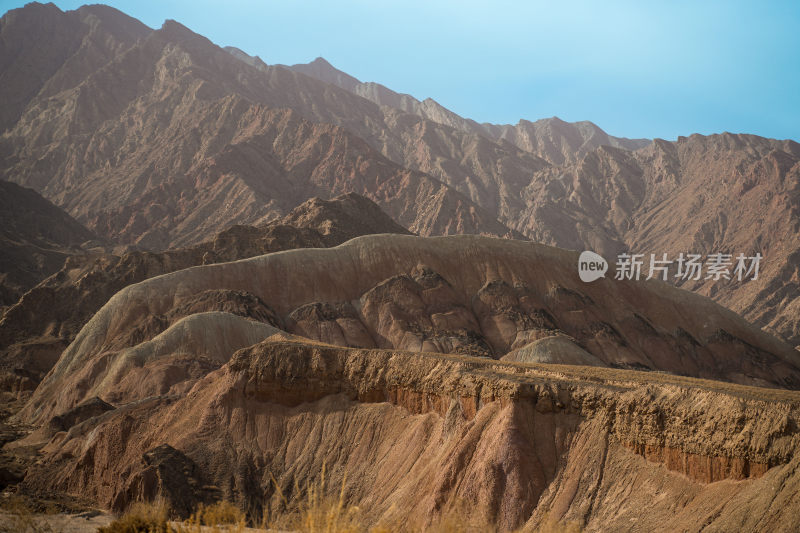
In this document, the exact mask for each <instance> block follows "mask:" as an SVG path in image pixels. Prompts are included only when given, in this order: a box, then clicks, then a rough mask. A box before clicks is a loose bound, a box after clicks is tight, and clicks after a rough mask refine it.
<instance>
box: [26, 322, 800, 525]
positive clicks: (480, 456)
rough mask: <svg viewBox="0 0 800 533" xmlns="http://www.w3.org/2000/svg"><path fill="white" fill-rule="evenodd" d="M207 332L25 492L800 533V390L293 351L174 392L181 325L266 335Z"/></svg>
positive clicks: (73, 441) (233, 365) (49, 449)
mask: <svg viewBox="0 0 800 533" xmlns="http://www.w3.org/2000/svg"><path fill="white" fill-rule="evenodd" d="M207 315H208V313H204V314H199V315H193V316H192V317H190V319H196V320H197V321H198V322H200V323H199V324H197V325H195V326H192V325H190V324H186V321H183V322H180V323H178V324H176V326H174V327H173V328H171V329H170V330H168V331H167V332H165V333H164V334H162V336H160V337H159V338H157V339H154V341H157V340H158V346H159V347H166V349H163V348H161V349H158V350H157V349H154V347H153V346H152V344H153V343H152V342H151V343H143V344H141V345H139V346H137V347H136V348H134V349H133V350H129V351H128V352H126V357H125V358H124V363H120V361H119V360H118V361H116V362H114V364H113V368H114V370H115V372H116V377H117V379H118V380H119V381H118V385H117V386H116V387H115V389H114V390H115V391H123V392H128V394H129V396H131V394H130V392H131V391H132V390H134V389H136V392H138V395H139V396H140V397H143V398H145V399H142V400H141V401H135V402H132V403H126V404H122V405H119V406H118V407H116V408H115V407H114V406H113V405H108V404H101V405H100V406H101V407H102V408H101V409H98V408H97V407H96V406H97V404H98V403H99V402H98V401H97V400H92V401H90V402H88V403H85V404H83V405H82V406H78V407H77V408H75V409H73V410H70V411H67V412H65V413H63V414H62V415H61V416H58V417H54V418H53V419H51V421H50V422H49V423H48V424H47V425H46V426H45V427H44V428H43V430H42V431H39V432H37V433H34V434H32V435H31V436H30V437H28V438H27V439H26V440H25V441H23V442H20V443H15V444H12V447H13V446H19V445H29V444H34V443H36V442H37V441H39V442H46V444H45V445H44V447H43V448H42V452H41V455H42V456H41V460H40V461H39V462H38V463H37V464H36V465H34V466H32V467H31V468H30V469H29V470H28V472H27V474H26V478H25V480H24V481H23V486H24V487H25V490H29V491H34V492H35V491H37V490H44V491H52V490H60V491H64V492H66V493H69V494H73V495H74V494H80V495H83V496H84V497H89V498H91V499H94V500H95V501H97V502H98V503H99V504H100V505H101V506H103V507H107V508H111V509H124V508H125V507H126V506H127V505H128V504H129V502H131V501H135V500H137V499H140V498H144V499H152V498H155V497H159V496H160V497H163V498H166V499H167V501H169V502H170V504H171V505H172V508H173V509H175V510H176V511H177V512H179V513H181V514H183V515H186V514H187V513H188V512H189V510H190V509H191V508H192V507H193V505H194V504H196V503H197V502H202V501H213V500H215V499H220V498H226V499H229V500H233V501H235V502H237V503H238V504H239V505H241V506H242V507H243V508H245V509H247V510H248V512H249V513H250V515H251V516H252V517H253V518H254V519H256V520H257V519H258V517H260V516H261V514H262V513H263V512H266V511H267V510H268V509H273V510H274V509H280V508H281V506H282V501H283V500H282V498H281V496H279V495H278V493H277V490H276V486H275V483H277V484H278V485H279V486H280V487H281V490H282V492H283V494H284V498H286V497H288V498H290V499H294V498H303V497H304V496H303V494H302V493H299V494H297V493H295V491H294V487H304V486H307V483H309V482H314V481H317V482H318V481H319V480H320V476H321V475H322V472H323V470H324V472H325V476H326V482H327V487H328V491H329V492H330V493H331V494H333V493H335V494H339V491H340V489H341V488H342V487H343V493H344V497H345V499H346V501H347V503H348V504H350V505H356V506H358V507H359V508H360V509H362V510H363V511H364V513H365V514H366V517H367V521H368V522H372V523H389V524H391V523H395V522H396V521H400V523H405V524H408V521H409V520H416V521H417V524H418V525H424V524H425V523H427V522H428V521H429V520H431V519H433V518H435V517H436V516H437V515H439V514H440V513H442V512H443V511H445V510H446V509H447V508H448V507H449V506H450V505H452V504H455V503H458V502H460V503H461V504H462V505H464V506H465V507H464V511H463V512H465V513H467V515H468V516H472V517H479V518H482V519H484V520H487V521H490V522H494V523H497V524H498V526H499V528H500V530H501V531H508V530H512V529H514V528H517V527H519V526H522V525H525V524H527V525H528V526H529V527H534V526H536V525H539V524H541V523H542V522H544V521H545V520H546V519H548V518H549V519H557V520H566V521H570V522H576V523H578V524H580V525H582V526H584V527H585V529H586V530H587V531H675V530H684V531H699V530H700V529H703V528H710V529H712V530H722V531H725V530H728V531H729V530H763V529H768V530H770V531H787V532H788V531H792V528H793V527H794V526H795V525H796V522H795V510H796V508H797V505H798V503H800V501H799V500H798V498H800V478H798V456H797V450H798V448H799V447H800V433H798V422H800V396H799V395H798V393H797V392H787V391H777V390H768V389H756V388H750V387H743V386H739V385H730V384H722V383H720V382H711V381H703V380H696V379H693V378H679V377H675V376H669V375H664V374H653V373H642V372H635V371H622V370H612V369H598V368H589V367H575V366H560V365H536V364H519V363H517V364H514V363H507V362H497V361H492V360H490V359H486V358H476V357H467V356H448V355H437V354H431V353H412V352H402V351H393V350H365V349H345V348H337V347H333V346H329V345H314V344H309V343H307V342H298V341H292V340H288V341H287V340H284V339H282V338H281V335H273V336H272V337H271V338H269V339H268V340H266V341H264V342H262V343H260V344H257V345H255V346H252V347H249V348H245V349H242V350H239V351H237V352H236V353H235V354H234V355H233V356H232V357H231V359H230V360H229V361H228V362H227V363H225V364H223V365H222V366H221V367H220V368H219V370H216V371H213V372H210V373H208V374H207V375H206V376H205V377H204V378H203V377H200V378H198V374H199V373H202V371H203V369H202V367H199V368H198V367H195V369H194V370H192V371H191V374H192V376H191V377H193V379H192V381H193V382H194V383H196V384H195V385H194V386H191V387H190V386H187V385H186V382H184V383H183V384H175V383H170V382H169V380H168V379H165V377H173V376H175V375H176V374H177V372H176V370H177V368H182V369H188V365H187V362H186V361H187V358H186V356H185V355H184V356H183V360H181V357H178V356H175V357H173V358H172V360H169V361H167V360H164V357H163V356H164V352H168V351H169V349H170V348H169V346H170V342H171V341H170V340H169V339H168V338H172V337H174V336H175V335H176V332H175V328H176V327H181V328H182V329H181V331H182V332H184V333H182V335H184V340H183V341H182V345H183V346H185V345H186V340H185V339H186V338H191V337H186V335H189V336H194V337H193V338H195V339H197V337H198V336H199V335H200V334H202V332H204V331H206V329H207V328H209V327H211V326H212V325H216V326H217V327H225V328H228V331H229V333H228V335H226V336H222V337H220V336H216V337H215V338H231V339H240V338H241V339H242V341H243V342H249V340H248V339H245V338H244V336H245V335H246V332H247V331H253V333H255V335H256V336H257V335H259V334H260V335H264V336H267V335H269V334H270V332H269V329H268V328H269V327H268V326H266V325H263V324H259V323H258V322H252V321H248V320H245V319H235V318H236V317H230V315H228V317H230V319H224V320H223V317H222V316H220V317H216V318H214V319H213V320H212V321H210V322H208V323H203V320H204V318H205V317H206V316H207ZM258 327H263V328H265V329H264V331H263V332H256V331H255V329H256V328H258ZM165 336H168V338H164V337H165ZM252 338H253V337H251V339H252ZM242 341H238V340H234V341H233V342H234V343H235V342H242ZM234 347H235V344H234V345H233V346H220V347H218V348H217V349H216V351H215V350H210V349H209V347H208V345H206V346H205V347H204V348H205V349H204V350H202V351H197V352H195V353H193V354H191V356H190V357H189V358H188V360H190V361H194V362H201V361H208V362H210V363H211V364H210V367H212V368H213V362H214V360H215V357H218V356H219V355H220V354H221V353H224V351H223V352H220V351H219V350H225V349H228V350H230V349H232V348H234ZM202 354H208V355H203V356H202V357H201V355H202ZM215 354H216V355H215ZM159 356H161V360H160V361H159V359H157V358H158V357H159ZM141 357H145V358H147V359H144V361H145V362H146V363H145V366H144V367H141V366H139V365H140V364H141V363H137V358H141ZM170 366H172V370H170ZM207 368H208V367H207ZM71 371H72V372H80V369H79V368H77V367H75V368H73V369H71ZM197 379H199V381H194V380H197ZM189 385H191V382H190V383H189ZM149 387H154V388H153V389H148V388H149ZM159 391H161V394H162V395H160V396H159V395H157V394H158V392H159ZM154 393H155V394H156V395H153V394H154ZM92 406H95V407H92ZM130 435H136V438H129V436H130ZM273 480H275V481H273Z"/></svg>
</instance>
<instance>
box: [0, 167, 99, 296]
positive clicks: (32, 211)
mask: <svg viewBox="0 0 800 533" xmlns="http://www.w3.org/2000/svg"><path fill="white" fill-rule="evenodd" d="M91 239H94V235H92V233H91V232H90V231H89V230H87V229H86V228H84V227H83V226H81V225H80V224H78V222H76V221H75V220H74V219H73V218H72V217H70V216H69V215H68V214H66V213H65V212H64V211H62V210H61V209H59V208H57V207H56V206H54V205H53V204H51V203H50V202H48V201H47V200H45V199H44V198H42V197H41V196H39V194H37V193H36V191H34V190H32V189H28V188H25V187H20V186H19V185H16V184H14V183H9V182H7V181H3V180H0V310H3V309H2V308H4V307H6V306H9V305H11V304H13V303H15V302H16V301H17V300H19V298H20V296H22V294H23V293H24V292H25V291H27V290H28V289H30V288H31V287H33V286H34V285H36V284H37V283H39V282H40V281H42V280H43V279H44V278H46V277H48V276H49V275H51V274H53V273H54V272H56V271H57V270H58V269H60V268H61V267H62V266H63V265H64V261H65V260H66V259H67V257H69V256H70V255H72V254H76V253H82V252H83V250H82V249H81V248H80V245H81V244H83V243H85V242H87V241H89V240H91Z"/></svg>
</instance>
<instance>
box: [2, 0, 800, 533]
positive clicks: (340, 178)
mask: <svg viewBox="0 0 800 533" xmlns="http://www.w3.org/2000/svg"><path fill="white" fill-rule="evenodd" d="M221 44H225V43H221ZM0 102H2V104H3V105H2V106H0V195H2V196H1V197H0V205H1V206H2V208H3V209H2V213H0V217H1V221H2V223H3V231H2V235H0V237H2V239H0V251H2V261H0V297H2V301H0V306H2V307H0V310H2V315H0V394H2V395H3V397H4V398H5V399H7V400H8V405H9V406H12V407H13V409H12V407H9V408H8V413H10V412H11V410H13V411H14V412H13V416H11V415H10V414H8V413H6V411H3V413H4V414H3V417H0V443H2V444H5V446H4V447H3V448H2V452H1V453H0V481H2V483H3V485H4V486H12V485H13V486H14V487H16V488H17V489H18V490H20V491H22V492H25V493H27V494H32V495H36V497H44V496H43V495H47V494H49V493H50V492H53V491H55V492H57V493H59V494H64V495H68V496H69V497H72V498H77V497H86V498H88V499H89V500H90V501H91V502H93V504H95V505H99V506H101V507H102V508H104V509H111V510H114V511H124V510H125V509H126V508H128V507H129V505H130V504H131V503H132V502H134V501H137V500H140V499H152V498H155V497H157V496H158V497H163V498H166V500H168V501H169V503H170V505H171V506H172V508H173V510H174V511H176V512H177V513H178V514H179V515H180V516H184V517H185V516H186V515H188V514H189V513H190V512H191V511H192V509H193V508H194V505H195V504H197V503H199V502H213V501H215V500H219V499H226V500H229V501H232V502H234V503H236V504H237V505H238V506H240V507H241V508H242V509H244V510H245V511H246V512H247V516H248V517H249V519H253V520H255V519H256V518H258V517H261V516H265V515H266V514H268V513H270V512H273V511H275V510H276V509H278V510H280V509H281V508H282V507H281V506H282V505H283V504H284V503H285V501H284V502H283V503H282V501H281V498H280V495H279V494H278V492H279V491H278V492H276V489H279V488H280V487H283V488H284V489H286V490H292V486H299V485H298V484H299V483H313V482H314V481H315V479H316V476H317V474H318V472H319V471H320V470H321V471H325V469H326V468H327V467H330V468H331V470H330V472H331V476H332V477H331V479H333V480H334V481H336V482H338V483H340V484H341V486H342V494H343V495H346V496H347V500H348V501H349V502H351V503H352V504H353V505H355V506H357V507H359V508H363V509H369V516H368V517H367V518H366V520H367V522H369V523H371V524H377V523H381V521H385V520H389V521H392V520H398V519H400V517H402V516H403V515H405V514H413V515H416V516H419V517H420V519H421V520H422V523H421V526H427V525H430V524H431V523H433V522H434V521H435V520H436V519H438V518H439V517H441V516H442V515H443V513H444V512H445V510H446V507H447V506H448V505H451V504H454V502H457V501H463V502H468V503H469V504H470V505H471V506H472V507H471V509H470V510H469V512H465V515H469V516H470V517H473V515H474V517H477V518H480V519H482V520H483V519H485V520H488V521H490V522H492V523H493V524H495V525H497V526H498V527H499V528H500V529H502V530H513V529H515V528H519V527H525V528H536V527H540V526H542V525H543V524H545V523H546V522H547V520H548V517H551V515H552V517H554V518H555V519H556V520H566V521H570V522H576V523H577V524H579V525H580V526H581V527H584V528H586V529H587V530H613V531H622V530H626V529H630V528H631V527H632V528H633V529H634V530H641V531H651V530H684V529H686V530H696V529H697V527H698V524H702V527H701V528H700V529H702V528H703V527H708V528H710V529H717V530H731V529H742V530H759V529H762V530H763V529H769V530H782V531H791V530H792V527H793V526H794V525H795V523H794V522H793V515H792V513H793V510H794V509H797V508H798V506H800V500H798V498H799V497H800V496H798V495H800V476H798V474H797V473H798V472H800V470H798V469H797V466H798V460H800V455H798V454H796V453H795V452H796V451H797V449H798V443H799V442H800V440H799V439H800V429H798V428H800V397H799V396H798V394H800V393H798V392H797V391H798V390H800V351H798V350H800V144H798V143H797V142H795V141H793V140H777V139H767V138H763V137H758V136H755V135H748V134H733V133H721V134H718V135H708V136H705V135H699V134H691V135H687V136H686V137H679V138H677V139H676V140H674V141H669V140H664V139H627V138H622V137H615V136H612V135H609V134H608V133H606V132H605V131H603V130H602V129H601V128H600V127H599V126H597V125H595V124H593V123H591V122H576V123H569V122H565V121H562V120H560V119H558V118H556V117H553V118H546V119H540V120H536V121H528V120H520V121H519V123H517V124H516V125H509V124H489V123H478V122H476V121H473V120H470V119H468V118H463V117H461V116H459V115H458V114H456V113H455V112H453V111H451V110H448V109H447V108H445V107H444V106H442V105H440V104H439V103H437V102H436V101H434V100H433V99H430V98H428V99H425V100H418V99H417V98H415V97H413V96H411V95H407V94H401V93H397V92H394V91H393V90H391V89H390V88H388V87H385V86H383V85H380V84H378V83H374V82H362V81H360V80H358V79H356V78H354V77H353V76H350V75H348V74H347V73H345V72H342V71H340V70H338V69H336V68H335V67H334V66H332V65H331V64H330V63H328V62H327V61H326V60H324V59H322V58H317V59H315V60H314V61H312V62H310V63H307V64H297V65H291V66H288V65H278V64H274V65H271V64H268V63H267V62H265V61H264V60H262V59H261V58H260V57H258V56H251V55H249V54H248V53H247V52H246V51H242V50H240V49H237V48H234V47H221V46H218V45H217V44H215V43H212V42H211V41H210V40H208V39H207V38H205V37H203V36H201V35H198V34H196V33H194V32H192V31H191V30H190V29H188V28H186V27H185V26H183V25H181V24H180V23H178V22H175V21H172V20H168V21H166V22H164V24H163V25H162V26H161V27H160V28H158V29H151V28H149V27H147V26H145V25H144V24H142V23H141V22H139V21H138V20H136V19H134V18H132V17H129V16H128V15H126V14H124V13H122V12H120V11H118V10H116V9H114V8H111V7H108V6H103V5H89V6H83V7H81V8H79V9H76V10H74V11H61V10H60V9H59V8H58V7H56V6H55V5H53V4H39V3H31V4H28V5H26V6H25V7H24V8H21V9H15V10H12V11H9V12H8V13H6V14H5V15H4V16H3V17H2V18H0ZM584 250H591V251H594V252H596V253H598V254H600V255H602V256H603V257H604V258H605V259H606V260H607V261H608V263H610V271H609V272H608V273H607V274H606V277H605V278H606V279H601V280H597V281H595V282H593V283H583V282H581V281H580V280H579V278H578V276H577V269H578V252H581V251H584ZM621 254H642V256H643V258H644V262H643V265H642V267H643V272H644V273H645V276H643V277H647V276H646V273H647V267H648V263H649V260H650V258H651V254H653V257H654V258H656V259H661V257H662V255H663V254H666V256H667V257H669V258H672V259H675V258H677V257H679V256H680V255H681V254H699V255H700V256H701V257H702V258H708V257H710V256H713V254H730V255H731V256H732V257H735V256H736V255H738V254H743V255H744V256H746V257H755V256H758V255H759V254H760V257H761V261H760V263H759V270H758V275H757V277H756V276H753V278H754V279H743V280H739V279H736V277H735V276H733V279H730V280H727V279H712V278H710V277H704V276H701V277H700V278H699V279H683V278H681V277H676V276H675V273H676V271H675V266H676V265H675V264H674V263H673V264H672V265H671V268H672V269H671V270H670V271H669V272H668V274H669V275H668V278H667V280H666V281H667V282H666V283H664V282H663V281H660V280H645V279H641V280H625V279H615V276H614V267H615V263H616V262H617V260H618V258H619V257H620V256H621ZM347 472H355V473H356V478H348V477H347V475H346V473H347ZM323 475H324V474H323ZM635 486H645V487H646V488H647V490H644V489H642V490H641V491H637V490H633V489H631V488H630V487H635ZM625 487H628V488H625ZM17 489H15V490H17ZM637 492H641V494H637ZM654 493H655V494H658V495H659V496H658V497H657V498H652V497H649V496H647V494H654ZM722 496H725V498H722ZM721 499H722V500H724V501H722V500H721ZM637 509H638V510H639V512H637V511H636V510H637ZM642 513H644V514H642ZM645 515H646V516H645ZM637 521H638V522H637ZM631 524H634V525H633V526H631Z"/></svg>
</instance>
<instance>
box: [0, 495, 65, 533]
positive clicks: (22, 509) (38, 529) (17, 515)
mask: <svg viewBox="0 0 800 533" xmlns="http://www.w3.org/2000/svg"><path fill="white" fill-rule="evenodd" d="M0 513H2V516H0V532H2V533H6V532H8V533H12V532H13V533H55V531H54V530H53V528H52V527H50V524H48V523H47V522H46V521H44V520H42V519H40V518H37V517H36V515H35V514H34V512H33V510H32V509H31V508H30V507H29V506H28V504H27V503H26V502H25V500H24V499H23V498H21V497H20V496H12V497H10V498H8V499H6V500H5V501H3V505H2V508H0Z"/></svg>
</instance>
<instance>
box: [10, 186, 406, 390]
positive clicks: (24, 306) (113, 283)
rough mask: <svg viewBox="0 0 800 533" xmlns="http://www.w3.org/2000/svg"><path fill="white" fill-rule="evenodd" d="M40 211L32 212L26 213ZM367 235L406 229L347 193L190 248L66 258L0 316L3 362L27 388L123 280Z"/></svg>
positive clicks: (219, 305) (211, 306) (210, 306)
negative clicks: (51, 273)
mask: <svg viewBox="0 0 800 533" xmlns="http://www.w3.org/2000/svg"><path fill="white" fill-rule="evenodd" d="M39 213H40V211H38V210H37V211H33V212H32V213H31V216H32V217H35V216H39ZM36 220H37V224H42V223H43V222H42V221H41V220H40V219H38V218H37V219H36ZM32 227H37V226H36V225H33V226H32ZM69 227H70V226H69V225H65V228H69ZM369 233H400V234H408V231H407V230H406V229H405V228H403V227H402V226H400V225H398V224H397V223H396V222H394V221H393V220H392V219H391V218H390V217H389V216H388V215H386V214H385V213H383V212H382V211H381V210H380V208H378V206H377V205H375V204H374V203H373V202H371V201H369V200H367V199H366V198H363V197H361V196H358V195H354V194H351V195H344V196H341V197H337V198H335V199H333V200H321V199H319V198H313V199H311V200H309V201H307V202H305V203H303V204H302V205H300V206H298V207H296V208H295V209H293V210H292V211H291V212H290V213H289V214H288V215H287V216H286V217H284V218H282V219H280V220H276V221H274V222H271V223H269V224H266V225H264V226H262V227H254V226H234V227H231V228H229V229H227V230H226V231H223V232H221V233H219V234H218V235H216V236H215V237H214V238H213V239H212V240H209V241H207V242H204V243H201V244H198V245H196V246H192V247H187V248H181V249H176V250H170V251H166V252H146V251H131V252H128V253H125V254H122V255H114V254H110V253H100V252H98V253H93V254H88V255H74V256H71V257H70V258H69V260H68V261H67V262H66V264H64V266H63V267H62V268H61V270H59V271H58V272H57V273H56V274H54V275H53V276H51V277H49V278H48V279H46V280H44V281H42V282H41V283H39V284H38V285H37V286H36V287H34V288H33V289H32V290H31V291H30V292H28V293H27V294H25V295H24V296H23V297H22V298H21V299H20V301H19V302H17V303H16V304H15V305H13V306H11V307H10V308H8V309H7V310H6V312H5V313H4V314H3V315H2V317H1V318H0V350H2V352H0V353H2V358H0V363H2V366H3V369H4V370H9V371H11V372H12V374H14V375H15V376H17V378H16V379H17V380H22V381H24V382H25V384H24V387H26V388H31V387H32V386H33V384H34V383H36V382H38V381H39V380H40V379H41V378H42V377H43V376H44V375H45V374H46V373H47V371H48V370H50V368H51V367H52V365H53V363H55V361H56V359H57V358H58V356H59V355H60V354H61V351H62V350H63V349H64V348H65V347H66V346H67V345H68V344H69V343H70V342H71V341H72V340H73V339H74V338H75V335H76V334H77V333H78V331H79V330H80V329H81V328H82V327H83V326H84V324H86V322H87V321H88V320H89V318H91V316H92V315H93V314H94V313H95V312H97V311H98V310H99V309H100V308H101V307H102V306H103V305H104V304H105V303H106V302H107V301H108V299H109V298H111V297H112V296H113V295H114V294H115V293H116V292H117V291H119V290H121V289H122V288H124V287H126V286H128V285H131V284H134V283H138V282H140V281H142V280H145V279H147V278H151V277H154V276H159V275H161V274H165V273H168V272H173V271H176V270H181V269H185V268H189V267H191V266H195V265H202V264H210V263H218V262H224V261H236V260H238V259H244V258H247V257H253V256H257V255H261V254H265V253H270V252H276V251H280V250H287V249H292V248H303V247H329V246H335V245H337V244H341V243H343V242H345V241H347V240H349V239H352V238H353V237H357V236H359V235H364V234H369ZM206 304H207V305H206V309H207V310H224V311H229V310H230V309H229V308H228V307H226V305H227V304H226V303H225V302H224V301H222V300H220V301H218V302H216V303H215V302H207V303H206ZM194 312H197V311H194ZM151 329H152V327H151ZM17 386H23V383H21V382H20V383H19V384H18V385H14V387H17ZM12 388H13V387H12Z"/></svg>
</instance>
